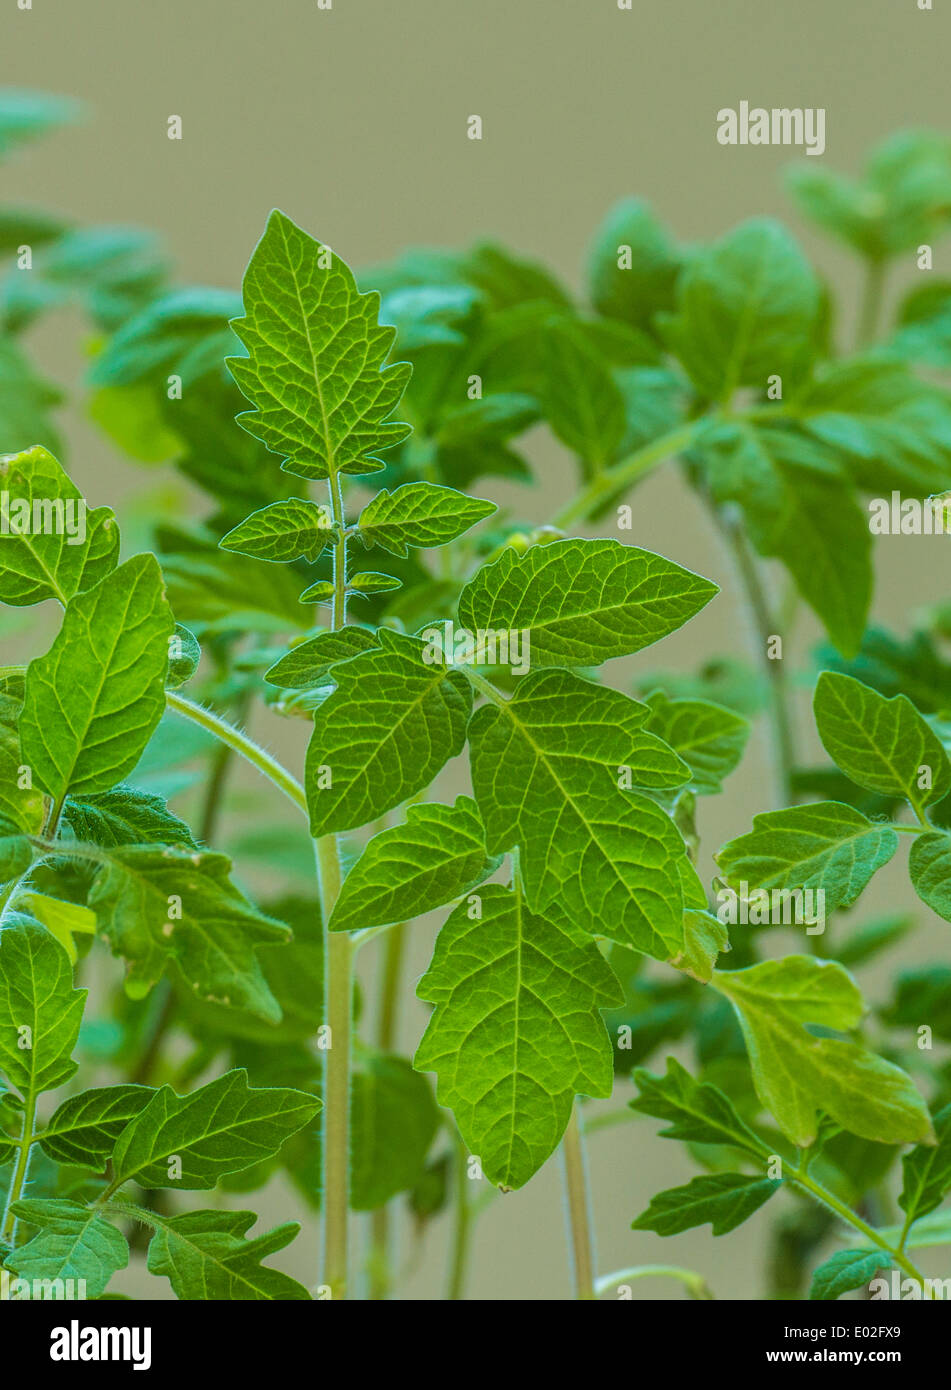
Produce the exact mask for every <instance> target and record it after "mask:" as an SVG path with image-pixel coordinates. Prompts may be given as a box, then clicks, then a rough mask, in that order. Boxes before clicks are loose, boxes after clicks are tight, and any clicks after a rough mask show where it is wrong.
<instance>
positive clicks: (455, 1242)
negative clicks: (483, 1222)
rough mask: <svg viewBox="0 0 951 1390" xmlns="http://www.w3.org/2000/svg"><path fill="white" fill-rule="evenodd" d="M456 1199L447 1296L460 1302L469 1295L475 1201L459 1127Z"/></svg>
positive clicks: (450, 1299) (456, 1141) (453, 1300)
mask: <svg viewBox="0 0 951 1390" xmlns="http://www.w3.org/2000/svg"><path fill="white" fill-rule="evenodd" d="M455 1144H456V1165H455V1198H456V1200H455V1203H454V1207H453V1228H452V1258H451V1260H450V1263H449V1288H448V1290H447V1293H446V1297H447V1299H448V1300H449V1301H450V1302H453V1303H458V1302H459V1301H460V1300H461V1299H463V1298H464V1297H465V1292H466V1275H467V1274H468V1272H469V1247H470V1238H471V1236H472V1204H471V1203H470V1201H469V1154H468V1151H467V1149H466V1146H465V1144H464V1143H463V1141H462V1135H461V1134H460V1133H459V1131H458V1130H456V1131H455Z"/></svg>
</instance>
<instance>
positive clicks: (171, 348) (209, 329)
mask: <svg viewBox="0 0 951 1390" xmlns="http://www.w3.org/2000/svg"><path fill="white" fill-rule="evenodd" d="M240 312H241V297H240V295H237V294H235V293H234V291H233V290H220V289H213V288H209V287H208V286H206V285H190V286H186V287H185V288H183V289H176V290H171V291H169V292H168V293H167V294H162V295H160V296H159V297H158V298H157V299H154V300H153V301H152V302H151V303H149V304H147V305H146V306H145V308H144V309H142V310H141V312H139V313H137V314H134V315H133V316H132V317H131V318H129V319H127V320H126V322H124V323H123V324H122V326H121V327H120V328H119V330H118V332H116V333H114V334H113V336H112V337H111V338H110V339H109V342H108V343H107V344H106V346H105V347H104V349H103V351H102V352H101V353H100V355H99V356H98V357H97V358H96V360H95V362H94V363H93V367H92V370H91V372H90V374H89V377H90V381H91V382H92V383H93V384H94V385H95V386H100V387H119V386H122V387H127V386H134V385H138V384H140V383H143V382H145V383H148V384H150V385H153V386H154V385H155V384H160V385H161V388H162V390H163V391H164V390H165V388H166V386H167V378H168V376H170V375H171V374H173V373H174V374H175V375H177V376H180V377H181V378H182V381H183V383H184V384H185V385H186V386H188V387H191V386H192V385H193V384H194V382H195V380H196V379H197V378H198V377H199V376H200V375H201V373H202V372H203V371H205V370H207V369H208V366H209V365H211V364H214V365H218V364H220V363H222V362H223V361H224V357H225V354H226V353H227V352H232V351H234V348H235V346H236V343H235V338H234V334H233V332H232V331H231V328H230V327H229V323H228V321H229V319H232V318H234V316H235V315H236V314H240Z"/></svg>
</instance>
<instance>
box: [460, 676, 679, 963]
mask: <svg viewBox="0 0 951 1390" xmlns="http://www.w3.org/2000/svg"><path fill="white" fill-rule="evenodd" d="M647 714H648V710H647V707H646V706H645V705H640V704H638V703H637V701H636V700H631V699H630V698H629V697H628V696H626V695H622V694H621V692H620V691H617V690H610V689H607V688H606V687H602V686H595V685H592V684H591V683H590V682H588V681H584V680H582V679H581V678H580V677H579V676H576V675H574V674H572V673H571V672H568V671H543V672H538V673H536V674H533V675H530V676H527V677H525V678H524V679H523V680H522V681H520V683H519V685H518V687H517V689H516V691H515V694H514V695H513V696H512V698H511V699H510V700H504V701H502V702H501V703H500V704H498V705H496V704H490V705H485V706H483V707H482V708H481V709H479V710H478V711H477V712H476V714H475V716H474V718H473V720H472V723H471V725H470V729H469V742H470V757H471V762H472V785H473V789H474V792H475V798H476V801H477V802H478V805H479V810H480V811H481V813H482V818H483V821H484V822H485V827H486V844H487V847H488V850H489V853H490V854H500V853H502V852H503V851H505V850H510V849H512V848H513V847H514V846H515V845H518V846H519V848H520V852H521V866H522V873H523V875H524V881H525V891H526V896H527V899H528V903H529V906H530V907H531V909H532V911H534V912H540V913H545V912H546V911H547V910H549V909H551V908H552V905H553V904H555V905H556V908H555V909H554V910H558V911H560V912H564V913H566V914H567V915H568V916H569V917H570V918H571V920H572V922H573V924H574V925H575V926H577V927H578V928H580V929H581V930H583V931H586V932H590V933H591V934H592V935H597V936H605V937H607V938H608V939H609V940H612V941H618V942H620V943H621V944H622V945H626V946H633V947H634V948H635V949H636V950H639V951H643V952H645V953H646V954H648V955H652V956H656V957H657V958H658V959H660V960H667V959H668V958H669V957H670V956H671V955H676V954H678V953H679V951H680V950H682V949H683V889H682V886H681V878H680V869H679V861H680V860H681V859H683V857H684V853H685V851H684V844H683V841H682V839H681V837H680V834H679V832H678V831H677V829H676V828H675V826H674V825H673V823H672V822H671V820H670V819H669V818H668V817H667V816H666V815H665V814H664V812H663V811H662V810H661V809H660V807H659V806H657V805H656V804H655V803H654V802H653V801H651V800H649V799H648V798H647V797H645V796H642V795H640V794H638V793H637V792H636V791H622V790H621V785H622V782H623V783H626V784H627V785H630V786H633V787H655V788H656V787H670V786H677V785H680V784H682V783H683V782H684V781H685V780H686V778H687V776H688V769H687V767H686V765H685V764H684V763H683V762H682V761H681V760H680V759H679V758H678V757H677V755H676V754H675V753H674V752H673V750H672V749H669V748H668V747H667V746H666V744H664V743H662V742H661V740H660V739H658V738H657V737H656V736H655V735H654V734H650V733H647V732H645V730H644V729H643V727H642V726H643V724H644V721H645V719H646V717H647ZM625 769H627V772H626V773H625ZM628 778H629V780H628Z"/></svg>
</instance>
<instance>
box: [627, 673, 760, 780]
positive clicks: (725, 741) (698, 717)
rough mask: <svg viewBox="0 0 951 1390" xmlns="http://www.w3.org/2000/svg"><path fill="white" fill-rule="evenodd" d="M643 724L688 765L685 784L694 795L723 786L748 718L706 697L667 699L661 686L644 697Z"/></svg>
mask: <svg viewBox="0 0 951 1390" xmlns="http://www.w3.org/2000/svg"><path fill="white" fill-rule="evenodd" d="M646 703H647V704H648V705H649V706H650V710H651V714H650V718H649V719H648V721H647V723H646V724H645V726H644V727H645V728H646V729H649V730H650V732H651V733H653V734H656V735H657V737H658V738H662V739H663V740H664V742H665V743H667V744H669V745H670V747H671V748H673V750H674V751H675V752H676V753H678V754H679V755H680V757H681V758H683V760H684V762H685V763H686V764H687V765H688V767H689V768H690V773H691V776H690V781H689V783H688V786H689V788H690V790H691V791H693V792H696V793H697V794H698V795H701V796H702V795H708V796H709V795H713V794H714V793H716V792H720V791H722V790H723V785H722V783H723V778H724V777H726V776H727V775H728V774H729V773H731V772H732V771H733V769H734V768H735V767H736V766H737V764H738V763H739V761H740V759H741V758H742V756H743V750H744V748H745V747H746V741H747V739H748V738H749V733H750V725H749V721H748V720H746V719H744V718H743V716H742V715H740V714H736V713H734V711H733V710H729V709H726V708H724V706H723V705H715V704H713V702H712V701H709V700H671V699H669V698H668V697H667V695H665V694H664V692H663V691H662V690H655V691H654V692H653V694H651V695H649V696H648V697H647V702H646Z"/></svg>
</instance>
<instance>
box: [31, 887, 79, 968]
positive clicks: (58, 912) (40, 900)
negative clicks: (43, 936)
mask: <svg viewBox="0 0 951 1390" xmlns="http://www.w3.org/2000/svg"><path fill="white" fill-rule="evenodd" d="M17 909H18V910H19V911H20V912H24V913H27V914H28V915H29V916H30V917H33V918H34V919H35V920H36V921H37V922H40V923H41V924H42V925H43V926H44V927H45V928H46V930H47V931H48V932H50V933H52V935H53V936H55V937H56V940H57V941H58V942H59V944H60V945H61V946H62V947H63V949H64V951H65V952H66V954H67V956H69V959H70V962H71V963H72V964H73V965H75V964H76V961H77V959H78V952H77V950H76V944H75V942H74V941H73V933H74V932H79V933H80V934H81V935H85V936H92V935H94V934H95V930H96V914H95V913H94V912H90V911H89V908H88V907H83V906H82V905H81V904H80V903H71V902H65V901H63V900H62V899H60V898H51V897H48V896H47V895H46V894H45V893H34V892H26V893H20V894H17Z"/></svg>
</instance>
